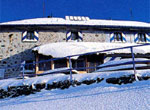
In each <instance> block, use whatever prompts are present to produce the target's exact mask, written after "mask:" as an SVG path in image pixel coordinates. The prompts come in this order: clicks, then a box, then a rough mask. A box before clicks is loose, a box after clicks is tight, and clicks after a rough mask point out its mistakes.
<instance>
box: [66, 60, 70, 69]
mask: <svg viewBox="0 0 150 110" xmlns="http://www.w3.org/2000/svg"><path fill="white" fill-rule="evenodd" d="M67 67H68V68H69V67H70V66H69V59H67Z"/></svg>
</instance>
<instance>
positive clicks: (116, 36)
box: [114, 33, 123, 41]
mask: <svg viewBox="0 0 150 110" xmlns="http://www.w3.org/2000/svg"><path fill="white" fill-rule="evenodd" d="M114 40H115V41H123V38H122V34H121V33H114Z"/></svg>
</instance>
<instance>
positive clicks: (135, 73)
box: [130, 47, 138, 81]
mask: <svg viewBox="0 0 150 110" xmlns="http://www.w3.org/2000/svg"><path fill="white" fill-rule="evenodd" d="M130 49H131V54H132V61H133V69H134V75H135V79H136V81H138V78H137V72H136V67H135V60H134V58H135V56H134V53H133V47H131V48H130Z"/></svg>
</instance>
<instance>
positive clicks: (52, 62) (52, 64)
mask: <svg viewBox="0 0 150 110" xmlns="http://www.w3.org/2000/svg"><path fill="white" fill-rule="evenodd" d="M54 68H55V67H54V61H53V60H52V61H51V69H52V70H54Z"/></svg>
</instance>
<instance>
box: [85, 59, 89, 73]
mask: <svg viewBox="0 0 150 110" xmlns="http://www.w3.org/2000/svg"><path fill="white" fill-rule="evenodd" d="M85 64H86V68H88V67H89V63H88V61H87V56H86V57H85ZM86 72H87V73H88V72H89V69H86Z"/></svg>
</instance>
